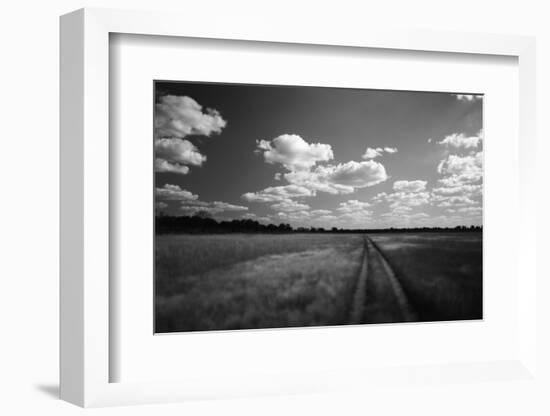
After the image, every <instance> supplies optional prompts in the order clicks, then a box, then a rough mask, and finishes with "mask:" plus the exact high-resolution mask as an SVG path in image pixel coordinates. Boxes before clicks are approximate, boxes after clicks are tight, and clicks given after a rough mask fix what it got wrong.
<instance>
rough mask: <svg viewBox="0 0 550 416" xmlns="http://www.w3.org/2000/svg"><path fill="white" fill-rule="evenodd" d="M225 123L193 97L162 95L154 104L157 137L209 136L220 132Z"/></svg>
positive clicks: (219, 116) (213, 111) (216, 112)
mask: <svg viewBox="0 0 550 416" xmlns="http://www.w3.org/2000/svg"><path fill="white" fill-rule="evenodd" d="M226 125H227V121H225V120H224V119H223V118H222V116H221V115H220V113H219V112H218V111H217V110H214V109H212V108H206V109H205V110H204V111H203V107H202V106H201V105H200V104H199V103H197V102H196V101H195V100H194V99H193V98H191V97H187V96H178V95H164V96H162V97H160V98H159V102H158V103H157V104H156V105H155V133H156V136H157V138H179V139H183V138H184V137H187V136H190V135H200V136H210V135H211V134H213V133H221V131H222V129H223V128H224V127H225V126H226Z"/></svg>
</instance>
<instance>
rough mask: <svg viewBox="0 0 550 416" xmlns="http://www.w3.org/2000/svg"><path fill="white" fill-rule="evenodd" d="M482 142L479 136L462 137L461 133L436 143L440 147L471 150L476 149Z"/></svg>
mask: <svg viewBox="0 0 550 416" xmlns="http://www.w3.org/2000/svg"><path fill="white" fill-rule="evenodd" d="M481 140H482V136H481V134H479V135H477V136H471V137H468V136H466V135H464V134H463V133H460V134H458V133H454V134H451V135H449V136H446V137H445V138H444V139H443V140H441V141H439V142H437V143H439V144H442V145H446V146H450V147H455V148H461V147H462V148H465V149H471V148H476V147H477V146H478V145H479V144H480V143H481Z"/></svg>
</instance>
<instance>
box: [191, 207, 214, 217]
mask: <svg viewBox="0 0 550 416" xmlns="http://www.w3.org/2000/svg"><path fill="white" fill-rule="evenodd" d="M194 217H198V218H212V214H210V213H209V212H208V211H206V210H204V209H201V210H200V211H197V213H196V214H195V215H194Z"/></svg>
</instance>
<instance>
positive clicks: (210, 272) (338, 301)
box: [155, 234, 362, 332]
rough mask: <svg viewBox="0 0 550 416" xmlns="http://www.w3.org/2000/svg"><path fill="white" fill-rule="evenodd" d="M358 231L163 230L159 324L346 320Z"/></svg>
mask: <svg viewBox="0 0 550 416" xmlns="http://www.w3.org/2000/svg"><path fill="white" fill-rule="evenodd" d="M361 250H362V240H361V236H358V235H317V234H281V235H271V234H270V235H255V234H226V235H177V236H168V235H165V236H159V237H157V248H156V285H155V287H156V319H155V321H156V331H157V332H172V331H192V330H216V329H242V328H268V327H288V326H311V325H334V324H339V323H343V322H345V319H346V314H347V309H348V300H349V298H350V297H351V296H352V292H353V289H354V284H355V276H356V274H357V270H358V267H359V263H360V261H359V260H360V257H361V253H362V251H361Z"/></svg>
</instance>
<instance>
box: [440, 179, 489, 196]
mask: <svg viewBox="0 0 550 416" xmlns="http://www.w3.org/2000/svg"><path fill="white" fill-rule="evenodd" d="M442 180H444V179H441V180H440V181H442ZM481 189H482V185H468V184H456V186H450V187H445V186H442V187H438V188H433V189H432V192H433V193H434V194H435V195H445V196H452V195H462V194H470V195H481Z"/></svg>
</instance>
